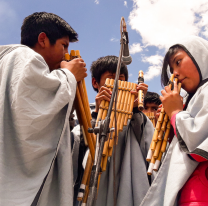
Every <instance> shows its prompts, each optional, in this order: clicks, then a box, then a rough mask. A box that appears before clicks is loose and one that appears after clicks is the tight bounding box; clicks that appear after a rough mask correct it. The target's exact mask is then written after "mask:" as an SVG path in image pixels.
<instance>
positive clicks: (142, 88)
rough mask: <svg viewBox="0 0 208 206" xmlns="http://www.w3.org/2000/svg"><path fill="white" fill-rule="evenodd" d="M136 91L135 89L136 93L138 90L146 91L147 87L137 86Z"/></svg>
mask: <svg viewBox="0 0 208 206" xmlns="http://www.w3.org/2000/svg"><path fill="white" fill-rule="evenodd" d="M136 89H137V91H139V90H143V91H147V90H148V87H146V86H142V85H139V86H138V87H137V88H136Z"/></svg>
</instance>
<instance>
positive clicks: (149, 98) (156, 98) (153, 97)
mask: <svg viewBox="0 0 208 206" xmlns="http://www.w3.org/2000/svg"><path fill="white" fill-rule="evenodd" d="M147 103H155V104H157V105H160V104H162V102H161V101H160V95H159V94H157V93H155V92H149V91H148V92H147V94H146V95H145V97H144V105H146V104H147Z"/></svg>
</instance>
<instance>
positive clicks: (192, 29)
mask: <svg viewBox="0 0 208 206" xmlns="http://www.w3.org/2000/svg"><path fill="white" fill-rule="evenodd" d="M207 13H208V1H207V0H197V1H196V0H133V10H132V11H131V13H130V15H129V19H128V20H129V21H128V22H129V25H130V26H131V29H133V30H135V31H136V32H138V34H139V35H140V38H141V42H142V48H143V47H145V49H146V48H148V47H149V46H155V47H156V48H157V49H156V53H160V54H163V55H164V54H165V51H166V50H167V49H168V48H169V47H170V46H171V45H173V44H175V43H177V42H178V41H179V40H180V39H184V38H186V37H187V36H190V35H197V36H201V37H203V38H205V39H208V15H207ZM135 44H136V43H135ZM133 45H134V44H133ZM132 48H133V47H132ZM135 48H136V47H135ZM138 48H139V47H138ZM145 49H144V50H143V52H145ZM130 51H131V52H132V51H133V53H132V54H134V51H135V50H134V49H132V50H131V48H130ZM138 51H139V49H138ZM135 53H136V52H135ZM146 58H148V57H146ZM146 60H147V59H146ZM154 60H156V58H155V59H154ZM152 61H153V60H152ZM157 61H161V59H160V58H159V57H158V59H157ZM147 63H149V64H150V67H149V68H148V71H147V73H146V74H145V76H146V79H152V78H154V77H155V76H158V75H160V72H161V64H158V63H157V64H153V62H152V63H151V62H148V61H147Z"/></svg>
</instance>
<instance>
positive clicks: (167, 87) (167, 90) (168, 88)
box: [161, 86, 171, 93]
mask: <svg viewBox="0 0 208 206" xmlns="http://www.w3.org/2000/svg"><path fill="white" fill-rule="evenodd" d="M164 89H165V91H166V92H167V93H168V92H171V89H170V87H169V86H166V87H165V88H164ZM163 91H164V90H163ZM161 93H162V92H161Z"/></svg>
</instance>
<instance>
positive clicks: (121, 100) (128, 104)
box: [77, 78, 137, 204]
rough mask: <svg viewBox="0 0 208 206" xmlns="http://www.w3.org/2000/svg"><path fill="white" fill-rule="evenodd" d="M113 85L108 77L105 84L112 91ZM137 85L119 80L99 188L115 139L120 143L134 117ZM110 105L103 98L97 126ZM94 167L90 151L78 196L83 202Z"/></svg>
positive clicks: (104, 151)
mask: <svg viewBox="0 0 208 206" xmlns="http://www.w3.org/2000/svg"><path fill="white" fill-rule="evenodd" d="M113 85H114V79H109V78H107V79H106V82H105V86H106V87H107V88H109V89H110V90H111V91H112V90H113ZM136 86H137V84H136V83H131V82H127V81H120V80H119V81H118V98H117V101H116V102H115V101H114V104H113V109H112V112H111V117H110V125H109V127H110V134H109V136H110V138H108V139H107V141H105V144H104V149H103V154H102V160H101V170H100V173H99V178H98V187H97V188H99V180H100V176H101V173H102V172H104V171H105V170H106V166H107V160H108V157H110V156H112V151H113V145H114V141H116V143H118V135H119V132H121V131H122V130H123V126H126V125H127V122H128V119H131V117H132V114H133V112H132V111H133V105H134V100H135V95H134V94H132V93H131V92H130V91H131V90H135V89H136ZM115 103H116V111H115ZM108 106H109V102H108V101H105V100H103V101H102V102H101V104H100V107H99V112H98V116H97V121H96V126H95V127H97V126H99V125H98V124H99V121H100V120H104V119H105V118H106V115H107V111H108ZM115 113H116V116H117V136H115V129H114V128H115V120H114V117H115ZM98 135H99V134H98ZM96 146H98V147H99V145H96ZM95 159H96V158H95ZM92 167H93V161H92V157H91V153H89V154H88V159H87V163H86V167H85V170H84V175H83V178H82V182H81V186H80V190H79V193H78V197H77V200H78V201H82V203H83V204H84V203H85V201H87V199H85V198H84V197H86V196H85V194H86V193H87V192H88V191H87V190H88V188H89V185H88V183H89V182H88V180H89V176H90V174H91V170H92ZM83 198H84V199H83Z"/></svg>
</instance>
